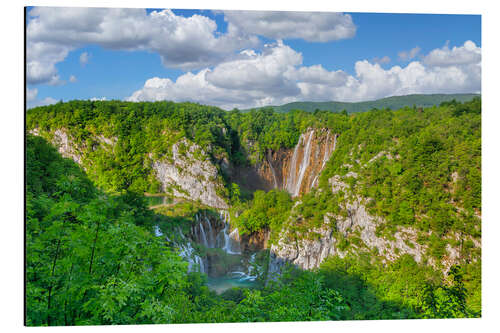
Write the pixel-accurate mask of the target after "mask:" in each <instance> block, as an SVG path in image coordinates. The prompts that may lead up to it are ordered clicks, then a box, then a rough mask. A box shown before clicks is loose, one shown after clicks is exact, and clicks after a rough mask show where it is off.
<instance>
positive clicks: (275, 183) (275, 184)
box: [266, 150, 278, 188]
mask: <svg viewBox="0 0 500 333" xmlns="http://www.w3.org/2000/svg"><path fill="white" fill-rule="evenodd" d="M269 152H270V151H269V150H268V151H267V154H266V159H267V163H268V164H269V168H270V169H271V173H272V175H273V182H274V188H278V181H277V180H276V172H275V171H274V167H273V164H272V163H271V161H270V160H269Z"/></svg>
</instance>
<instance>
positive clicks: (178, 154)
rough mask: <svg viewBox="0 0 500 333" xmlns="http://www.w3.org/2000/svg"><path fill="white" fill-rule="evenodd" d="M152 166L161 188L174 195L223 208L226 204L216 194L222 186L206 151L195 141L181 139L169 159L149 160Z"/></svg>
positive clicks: (226, 206)
mask: <svg viewBox="0 0 500 333" xmlns="http://www.w3.org/2000/svg"><path fill="white" fill-rule="evenodd" d="M151 166H152V168H153V169H154V170H155V172H156V176H157V178H158V180H159V181H160V183H161V184H162V190H163V191H164V192H167V190H168V189H171V190H172V191H173V194H174V195H175V196H177V197H183V198H187V199H190V200H195V201H196V200H200V201H201V202H202V203H203V204H205V205H207V206H210V207H215V208H221V209H226V208H228V204H227V203H226V202H225V201H224V199H223V198H222V197H221V196H220V195H219V194H217V190H218V189H220V190H222V189H223V188H224V185H223V184H222V183H221V182H220V181H219V180H218V177H217V176H218V170H217V168H216V167H215V165H214V164H213V163H212V162H211V161H210V158H209V156H208V154H207V153H206V152H205V151H204V150H203V149H201V147H199V146H198V145H196V144H195V143H192V142H189V141H188V140H187V139H182V140H181V141H179V142H176V143H175V144H173V146H172V158H165V159H163V160H152V161H151Z"/></svg>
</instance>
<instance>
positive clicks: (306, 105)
mask: <svg viewBox="0 0 500 333" xmlns="http://www.w3.org/2000/svg"><path fill="white" fill-rule="evenodd" d="M476 96H480V94H431V95H406V96H392V97H386V98H382V99H377V100H375V101H366V102H355V103H349V102H293V103H288V104H283V105H279V106H267V107H260V108H255V109H262V108H272V109H274V110H275V111H276V112H289V111H291V110H304V111H308V112H314V111H315V110H317V109H318V110H322V111H332V112H340V111H342V110H346V111H347V113H354V112H363V111H368V110H371V109H373V108H377V109H385V108H389V109H392V110H396V109H400V108H403V107H405V106H409V107H413V105H415V106H416V107H431V106H434V105H439V104H441V103H442V102H445V101H451V100H453V99H455V100H456V101H457V102H467V101H470V100H472V99H473V98H474V97H476ZM250 110H252V109H247V110H243V111H250Z"/></svg>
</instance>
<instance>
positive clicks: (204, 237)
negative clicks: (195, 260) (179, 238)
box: [199, 222, 209, 247]
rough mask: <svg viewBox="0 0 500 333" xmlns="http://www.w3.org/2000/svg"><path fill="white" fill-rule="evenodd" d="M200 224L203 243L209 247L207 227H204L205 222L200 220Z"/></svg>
mask: <svg viewBox="0 0 500 333" xmlns="http://www.w3.org/2000/svg"><path fill="white" fill-rule="evenodd" d="M199 226H200V233H201V240H202V241H203V245H205V246H206V247H209V246H208V241H207V234H206V233H205V229H204V228H203V223H202V222H200V224H199Z"/></svg>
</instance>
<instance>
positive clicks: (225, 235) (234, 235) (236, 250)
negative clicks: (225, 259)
mask: <svg viewBox="0 0 500 333" xmlns="http://www.w3.org/2000/svg"><path fill="white" fill-rule="evenodd" d="M220 215H221V219H222V220H223V221H224V229H223V230H222V246H221V248H222V249H223V250H224V252H226V253H228V254H241V250H240V244H239V233H238V228H236V229H234V230H233V231H232V232H229V230H230V224H229V223H230V219H231V218H230V215H229V212H228V211H224V210H223V211H221V212H220Z"/></svg>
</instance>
